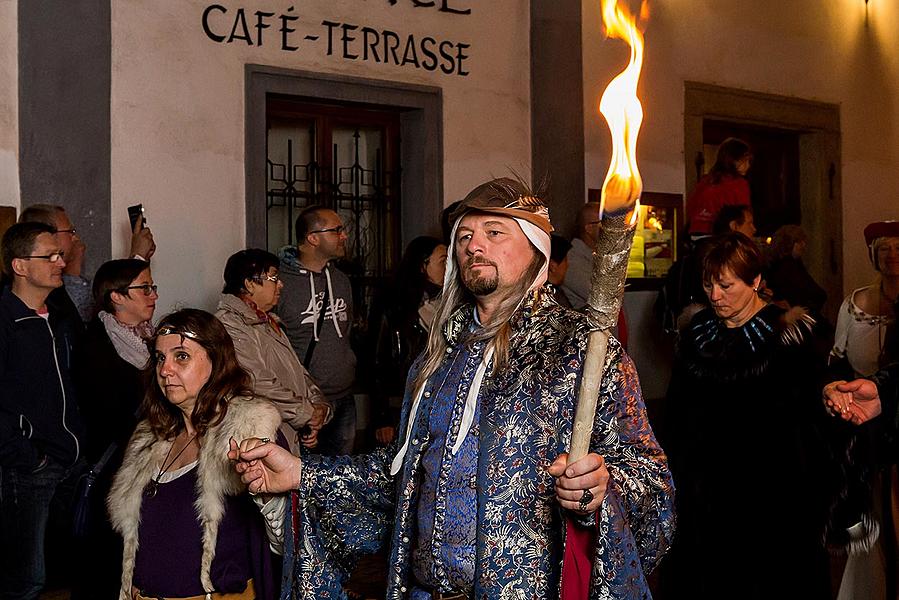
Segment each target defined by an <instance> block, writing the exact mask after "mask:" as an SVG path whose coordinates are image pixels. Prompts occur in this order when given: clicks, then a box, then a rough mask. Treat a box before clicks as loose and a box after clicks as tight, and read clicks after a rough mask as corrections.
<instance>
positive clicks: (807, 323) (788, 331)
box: [780, 306, 816, 346]
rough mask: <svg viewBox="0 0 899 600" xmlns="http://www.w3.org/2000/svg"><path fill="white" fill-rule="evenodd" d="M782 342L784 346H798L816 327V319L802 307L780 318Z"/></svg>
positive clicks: (790, 310) (793, 309)
mask: <svg viewBox="0 0 899 600" xmlns="http://www.w3.org/2000/svg"><path fill="white" fill-rule="evenodd" d="M780 324H781V332H780V342H781V343H782V344H783V345H784V346H798V345H800V344H802V342H803V341H804V340H805V337H806V336H807V335H811V333H812V329H813V328H814V327H815V324H816V322H815V318H814V317H813V316H811V315H810V314H809V313H808V311H807V310H806V309H804V308H802V307H801V306H794V307H793V308H791V309H789V310H788V311H786V312H784V313H783V315H781V317H780Z"/></svg>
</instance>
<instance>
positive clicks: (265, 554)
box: [133, 467, 275, 599]
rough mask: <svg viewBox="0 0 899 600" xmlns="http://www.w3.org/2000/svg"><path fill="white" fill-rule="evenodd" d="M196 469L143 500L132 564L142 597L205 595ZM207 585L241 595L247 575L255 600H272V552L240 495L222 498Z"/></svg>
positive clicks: (250, 506) (247, 501)
mask: <svg viewBox="0 0 899 600" xmlns="http://www.w3.org/2000/svg"><path fill="white" fill-rule="evenodd" d="M196 485H197V468H196V467H194V468H193V469H191V470H190V471H188V472H187V473H185V474H183V475H181V476H180V477H178V478H177V479H175V480H173V481H170V482H168V483H161V484H159V488H158V490H157V492H156V496H155V497H153V498H150V497H149V496H147V495H146V494H145V495H144V497H143V502H142V504H141V511H140V519H141V521H140V529H139V530H138V546H139V547H138V551H137V556H136V558H135V564H134V578H133V582H134V585H135V586H136V587H137V588H138V589H139V590H141V593H142V594H143V595H145V596H161V597H176V598H178V597H188V596H199V595H201V594H203V593H204V590H203V585H202V584H201V583H200V560H201V558H202V555H203V541H202V540H203V530H202V526H201V525H200V522H199V519H198V517H197V512H196V509H195V508H194V500H195V499H196ZM211 576H212V584H213V586H215V589H216V591H218V592H224V593H234V592H242V591H243V590H244V588H245V587H246V585H247V580H248V579H250V578H251V577H252V578H253V579H254V580H255V582H256V594H257V597H258V598H260V599H263V598H264V599H270V598H274V595H275V594H274V591H273V590H272V589H271V584H272V581H273V578H272V573H271V552H270V550H269V548H268V542H267V540H266V537H265V533H264V531H263V523H262V517H261V515H260V514H259V511H258V509H256V507H255V506H254V505H253V502H252V500H251V499H250V498H249V497H248V496H247V495H245V494H242V495H240V496H226V497H225V514H224V516H223V517H222V521H221V524H220V525H219V531H218V539H217V540H216V551H215V559H214V560H213V561H212V572H211Z"/></svg>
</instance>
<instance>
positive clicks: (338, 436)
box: [312, 394, 356, 456]
mask: <svg viewBox="0 0 899 600" xmlns="http://www.w3.org/2000/svg"><path fill="white" fill-rule="evenodd" d="M355 441H356V400H355V399H354V398H353V395H352V394H350V395H348V396H345V397H343V398H341V399H339V400H336V401H335V402H334V416H333V418H332V419H331V421H330V422H329V423H328V424H327V425H325V426H324V427H322V429H321V431H319V432H318V447H317V448H313V449H312V452H314V453H317V454H323V455H325V456H343V455H346V454H352V453H353V444H354V443H355Z"/></svg>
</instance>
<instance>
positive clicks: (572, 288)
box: [562, 202, 601, 310]
mask: <svg viewBox="0 0 899 600" xmlns="http://www.w3.org/2000/svg"><path fill="white" fill-rule="evenodd" d="M600 227H601V225H600V220H599V202H587V203H586V204H584V205H583V206H582V207H581V211H580V212H579V213H578V215H577V231H578V232H577V235H576V236H575V237H574V239H572V240H571V250H569V252H568V271H567V272H566V273H565V280H564V283H562V291H563V292H565V296H567V297H568V300H569V301H570V302H571V307H572V308H573V309H574V310H581V309H583V308H584V306H586V305H587V296H588V295H589V294H590V274H591V273H592V272H593V249H594V248H596V239H597V236H598V235H599V228H600Z"/></svg>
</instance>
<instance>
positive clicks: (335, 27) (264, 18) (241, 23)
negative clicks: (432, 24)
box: [203, 0, 471, 77]
mask: <svg viewBox="0 0 899 600" xmlns="http://www.w3.org/2000/svg"><path fill="white" fill-rule="evenodd" d="M385 1H386V2H387V3H388V4H390V5H391V6H393V5H396V4H397V3H398V2H400V0H385ZM407 2H409V3H411V4H412V6H415V7H418V8H433V9H436V10H438V11H440V12H444V13H450V14H458V15H467V14H471V9H470V8H462V7H461V6H460V4H459V3H458V2H457V1H456V0H430V1H427V2H426V1H424V0H407ZM297 21H300V17H299V16H298V15H296V14H294V7H293V6H291V7H289V8H287V9H286V10H284V11H281V12H280V13H275V12H271V11H265V10H256V11H252V12H251V10H247V9H244V8H237V9H233V10H229V9H228V8H226V7H224V6H222V5H220V4H210V5H209V6H207V7H206V9H205V10H204V11H203V31H204V32H205V33H206V36H207V37H208V38H209V39H211V40H212V41H214V42H216V43H219V44H233V43H243V44H246V45H247V46H262V45H263V44H264V43H266V42H268V43H272V37H273V36H272V33H274V37H275V38H276V41H275V42H274V43H279V44H280V48H281V50H282V51H285V52H297V51H302V49H303V48H304V47H312V46H319V47H321V46H324V47H325V50H326V53H327V55H328V56H338V57H340V58H342V59H344V60H363V61H367V62H375V63H384V64H392V65H397V66H401V67H411V68H415V69H424V70H425V71H438V70H439V71H440V72H442V73H445V74H447V75H459V76H462V77H465V76H467V75H468V73H469V72H468V71H467V70H466V69H467V65H466V64H465V61H466V60H467V59H468V57H469V55H468V53H467V50H468V49H469V48H470V47H471V45H470V44H465V43H462V42H456V41H451V40H441V39H438V38H435V37H432V36H416V35H415V34H408V35H402V34H399V33H397V32H395V31H391V30H389V29H375V28H372V27H366V26H360V25H356V24H353V23H346V22H335V21H327V20H323V21H321V23H320V24H318V25H315V26H314V30H313V31H312V32H310V33H307V34H305V35H304V34H303V33H300V32H299V31H298V27H297V25H298V23H297ZM266 29H273V30H274V32H265V30H266Z"/></svg>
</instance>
